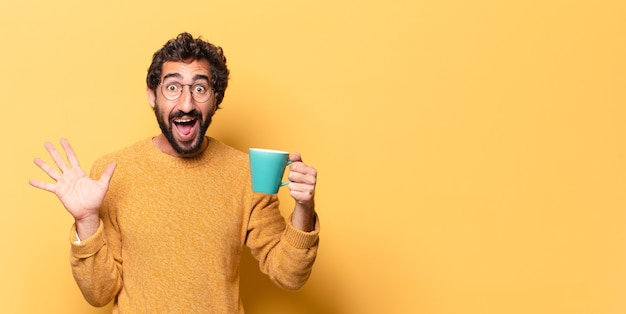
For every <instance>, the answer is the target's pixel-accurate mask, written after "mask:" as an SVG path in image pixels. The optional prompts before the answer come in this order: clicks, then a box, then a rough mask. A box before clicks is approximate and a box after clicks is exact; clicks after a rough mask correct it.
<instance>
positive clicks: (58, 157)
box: [44, 142, 67, 172]
mask: <svg viewBox="0 0 626 314" xmlns="http://www.w3.org/2000/svg"><path fill="white" fill-rule="evenodd" d="M44 146H45V147H46V150H48V153H50V156H51V157H52V160H54V163H55V164H56V165H57V166H58V167H59V169H61V171H63V172H65V171H66V170H67V165H66V164H65V160H63V157H61V154H59V152H58V151H57V149H56V148H55V147H54V145H52V144H50V142H46V143H45V144H44Z"/></svg>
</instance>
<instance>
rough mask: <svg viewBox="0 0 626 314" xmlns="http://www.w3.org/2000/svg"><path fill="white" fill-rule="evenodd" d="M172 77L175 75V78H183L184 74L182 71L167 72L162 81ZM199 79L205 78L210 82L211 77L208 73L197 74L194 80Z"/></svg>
mask: <svg viewBox="0 0 626 314" xmlns="http://www.w3.org/2000/svg"><path fill="white" fill-rule="evenodd" d="M170 77H174V78H177V79H182V78H183V76H182V75H181V74H180V73H177V72H174V73H167V74H165V76H163V79H162V81H165V80H167V79H168V78H170ZM198 80H205V81H207V82H209V77H208V76H207V75H204V74H196V75H195V76H194V77H193V81H194V82H196V81H198Z"/></svg>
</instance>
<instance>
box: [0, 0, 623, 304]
mask: <svg viewBox="0 0 626 314" xmlns="http://www.w3.org/2000/svg"><path fill="white" fill-rule="evenodd" d="M181 31H189V32H191V33H193V34H194V35H202V36H203V37H204V38H206V39H209V40H210V41H213V42H215V43H216V44H218V45H220V46H222V47H223V48H224V50H225V53H226V55H227V57H228V62H229V64H230V69H231V73H232V75H231V77H232V79H231V82H230V86H229V88H228V90H227V93H226V98H225V101H224V103H223V108H224V109H223V110H221V111H218V113H217V115H216V117H215V118H214V122H213V125H212V126H211V128H210V129H209V133H210V135H211V136H214V137H216V138H218V139H220V140H222V141H224V142H226V143H228V144H230V145H232V146H235V147H237V148H239V149H241V150H246V149H247V148H248V147H251V146H260V147H267V148H274V149H281V150H289V151H300V152H302V154H303V157H304V159H305V161H306V162H308V163H310V164H312V165H314V166H315V167H316V168H317V169H318V171H319V187H318V192H317V205H318V211H319V214H320V216H321V222H322V234H321V248H320V252H319V256H318V261H317V264H316V266H315V268H314V272H313V274H312V277H311V280H310V281H309V283H308V284H307V285H306V286H305V287H304V288H303V289H302V290H300V291H298V292H285V291H281V290H279V289H278V288H275V287H274V286H273V285H272V284H271V283H270V282H269V280H267V279H266V278H264V277H263V276H262V275H261V274H259V272H258V270H257V266H256V265H255V263H254V261H251V260H250V257H249V255H247V256H246V257H245V258H244V260H243V270H242V276H243V278H242V285H243V287H242V294H243V301H244V305H245V306H246V310H247V312H249V313H281V312H282V313H433V314H435V313H464V314H465V313H482V314H484V313H589V314H592V313H593V314H597V313H625V312H626V298H625V297H624V296H625V295H626V228H624V222H625V218H626V213H625V211H624V209H625V208H626V206H625V205H626V196H625V195H626V193H624V192H625V188H626V179H625V178H626V165H625V160H626V158H625V157H626V148H625V143H626V141H625V140H626V126H625V123H624V117H625V114H626V109H625V106H624V104H625V100H626V93H625V92H624V91H625V89H624V86H626V40H625V38H626V3H625V2H623V1H608V0H599V1H538V0H530V1H523V2H520V1H514V2H510V1H508V2H507V1H489V0H477V1H459V0H456V1H455V0H451V1H439V2H433V1H408V0H407V1H402V0H389V1H360V2H358V1H336V0H332V1H331V0H320V1H315V2H308V1H243V0H242V1H220V2H211V1H192V2H187V3H176V2H171V1H106V2H94V3H91V2H85V1H76V0H60V1H10V2H9V1H4V2H2V3H0V42H1V43H2V48H1V49H0V57H1V60H2V61H3V62H2V71H1V73H2V74H1V75H0V96H1V98H0V106H1V108H2V114H3V117H4V119H3V122H2V123H0V131H1V133H0V134H2V135H3V140H4V143H3V145H2V147H3V148H2V152H3V154H2V159H1V161H2V162H1V163H0V173H1V174H2V180H0V193H1V194H0V198H1V199H2V200H3V202H2V204H3V205H2V206H3V211H2V213H3V215H2V219H0V250H1V252H2V253H1V258H0V278H2V284H0V307H1V308H2V312H6V313H106V312H107V311H109V310H110V307H105V308H104V309H94V308H92V307H91V306H89V305H88V304H87V303H86V302H85V301H84V300H83V298H82V296H81V294H80V292H79V290H78V289H77V287H76V285H75V283H74V282H73V279H72V277H71V273H70V269H69V263H68V251H69V243H68V233H69V228H70V225H71V223H72V220H71V217H70V216H69V214H67V213H66V212H65V210H64V209H63V207H62V206H61V204H60V203H59V202H58V200H57V199H56V198H55V197H54V196H53V195H51V194H48V193H44V192H42V191H38V190H36V189H34V188H31V187H30V186H28V184H27V181H28V179H29V178H38V179H44V178H45V175H44V174H43V173H42V172H41V171H40V170H39V169H38V168H37V167H36V166H35V165H34V164H32V159H33V158H34V157H36V156H40V157H46V159H47V160H49V158H48V156H47V155H46V152H45V150H44V148H43V145H42V144H43V142H44V141H48V140H49V141H54V142H55V143H58V139H59V138H60V137H62V136H63V137H67V138H68V139H69V140H70V141H71V142H72V144H73V145H74V147H75V149H76V150H77V153H78V154H79V158H80V160H81V162H82V164H83V167H84V168H85V169H89V168H90V166H91V164H92V163H93V161H94V160H95V158H97V157H98V156H100V155H103V154H105V153H108V152H110V151H113V150H116V149H119V148H121V147H123V146H126V145H129V144H131V143H133V142H135V141H137V140H140V139H143V138H146V137H148V136H152V135H155V134H157V133H158V132H159V130H158V127H157V124H156V121H155V119H154V116H153V113H152V112H151V110H150V107H149V106H148V103H147V101H146V99H145V74H146V70H147V67H148V65H149V63H150V58H151V55H152V53H153V52H154V51H155V50H156V49H158V48H160V47H161V45H162V44H163V43H164V42H165V41H166V40H168V39H169V38H171V37H174V36H175V35H176V34H178V33H179V32H181ZM281 197H282V199H283V200H284V208H283V210H284V212H285V214H287V213H288V212H289V210H290V208H291V206H292V203H291V202H290V200H289V198H288V196H287V195H286V194H284V190H283V192H281Z"/></svg>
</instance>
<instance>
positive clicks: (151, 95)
mask: <svg viewBox="0 0 626 314" xmlns="http://www.w3.org/2000/svg"><path fill="white" fill-rule="evenodd" d="M146 96H148V104H150V107H152V109H154V107H155V106H156V93H155V92H154V90H152V89H150V87H146Z"/></svg>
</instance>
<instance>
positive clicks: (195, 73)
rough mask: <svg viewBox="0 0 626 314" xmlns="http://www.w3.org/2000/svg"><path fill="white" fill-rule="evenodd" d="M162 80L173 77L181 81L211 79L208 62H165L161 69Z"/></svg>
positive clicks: (203, 60)
mask: <svg viewBox="0 0 626 314" xmlns="http://www.w3.org/2000/svg"><path fill="white" fill-rule="evenodd" d="M161 72H162V74H161V75H162V78H165V77H170V76H175V77H179V78H181V79H195V78H197V77H202V76H206V77H207V78H210V77H211V66H210V65H209V61H207V60H205V59H202V60H190V61H165V62H164V63H163V67H162V71H161Z"/></svg>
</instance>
